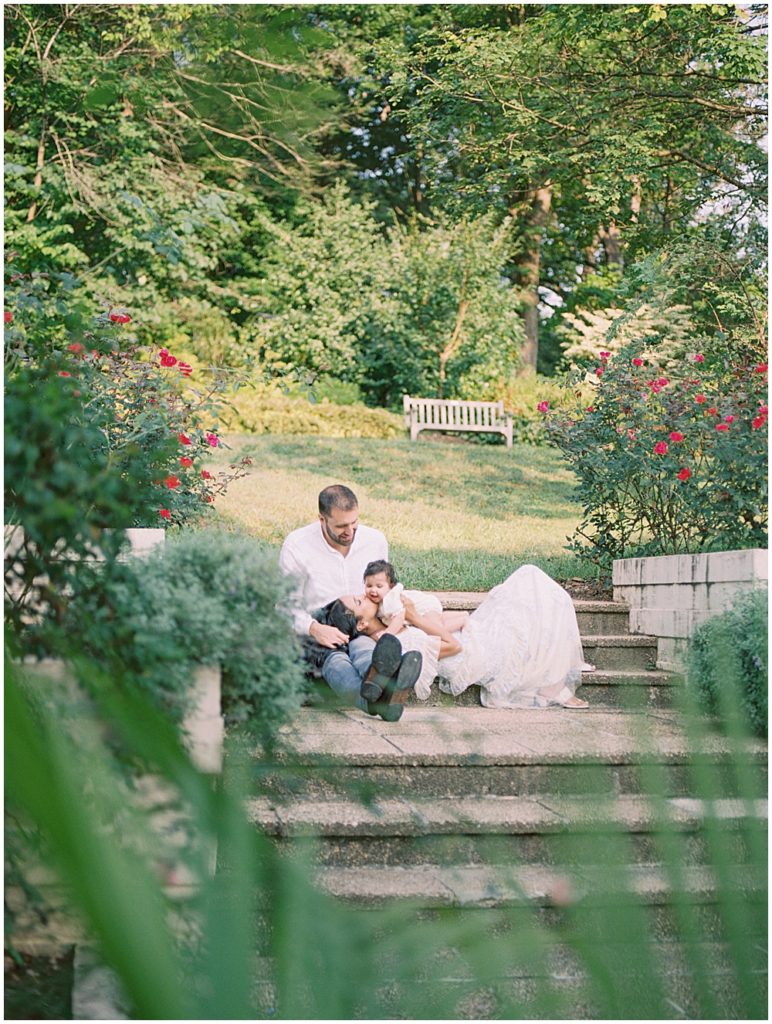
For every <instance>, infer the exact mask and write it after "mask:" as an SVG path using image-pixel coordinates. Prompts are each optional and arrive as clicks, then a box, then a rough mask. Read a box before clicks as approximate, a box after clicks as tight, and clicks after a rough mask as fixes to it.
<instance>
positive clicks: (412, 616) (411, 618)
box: [399, 594, 418, 625]
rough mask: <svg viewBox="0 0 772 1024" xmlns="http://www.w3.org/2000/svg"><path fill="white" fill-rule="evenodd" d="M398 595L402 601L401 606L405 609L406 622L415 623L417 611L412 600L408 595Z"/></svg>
mask: <svg viewBox="0 0 772 1024" xmlns="http://www.w3.org/2000/svg"><path fill="white" fill-rule="evenodd" d="M399 596H400V599H401V601H402V606H403V607H404V609H405V618H406V619H407V621H408V622H410V623H412V624H413V625H415V620H416V619H417V618H418V613H417V612H416V610H415V604H414V602H413V601H412V600H411V599H410V598H409V597H405V595H404V594H400V595H399Z"/></svg>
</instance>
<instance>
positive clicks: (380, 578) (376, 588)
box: [365, 572, 391, 604]
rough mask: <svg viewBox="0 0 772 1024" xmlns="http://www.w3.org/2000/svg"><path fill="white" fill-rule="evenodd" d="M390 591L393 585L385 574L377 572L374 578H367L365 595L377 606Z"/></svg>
mask: <svg viewBox="0 0 772 1024" xmlns="http://www.w3.org/2000/svg"><path fill="white" fill-rule="evenodd" d="M390 590H391V583H389V581H388V579H387V578H386V573H385V572H376V573H373V575H372V576H366V577H365V594H367V596H368V597H369V598H370V600H371V601H373V602H374V603H375V604H380V603H381V601H383V599H384V597H385V596H386V594H388V592H389V591H390Z"/></svg>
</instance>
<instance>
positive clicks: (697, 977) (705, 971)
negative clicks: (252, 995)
mask: <svg viewBox="0 0 772 1024" xmlns="http://www.w3.org/2000/svg"><path fill="white" fill-rule="evenodd" d="M370 913H372V911H370ZM467 913H472V912H469V911H468V912H467ZM479 913H481V912H478V914H479ZM483 913H484V912H483ZM490 913H493V914H496V913H499V912H497V911H491V912H490ZM400 923H401V924H402V923H403V919H402V918H401V919H400ZM531 936H532V932H531V931H530V930H528V931H527V932H525V933H524V934H519V935H513V934H505V935H501V936H500V937H499V938H498V941H491V940H489V942H490V946H489V948H490V950H491V953H492V954H493V955H494V956H496V959H497V962H498V963H499V965H500V966H499V970H498V972H497V973H496V975H495V976H494V977H493V978H491V977H490V975H488V974H486V977H485V982H484V983H483V981H482V979H481V978H480V976H479V972H478V971H477V970H476V969H475V967H474V966H473V965H470V963H469V958H468V956H466V955H465V953H464V951H463V949H457V948H454V947H452V946H448V947H447V948H440V949H437V950H436V951H434V949H433V947H432V952H431V953H429V954H428V955H426V956H425V957H424V958H423V960H422V963H421V965H420V969H419V970H417V971H416V970H415V966H416V965H414V964H410V965H406V964H405V960H404V954H403V952H402V948H401V947H400V945H399V941H398V940H397V941H396V942H395V947H396V950H394V949H392V948H390V947H388V948H386V949H385V950H384V952H383V954H382V959H381V960H380V962H379V970H378V983H379V984H378V988H377V989H372V988H368V989H367V992H368V999H367V1000H366V1003H363V1004H360V1005H358V1006H356V1007H355V1008H354V1009H353V1011H349V1012H351V1016H350V1017H349V1018H348V1019H351V1020H374V1019H382V1020H394V1019H405V1018H407V1019H425V1016H426V1013H427V1010H428V1009H429V1008H431V1010H432V1013H433V1017H434V1019H442V1018H443V1017H445V1018H446V1019H449V1020H603V1019H609V1014H610V1010H609V1007H608V1003H607V1002H606V1003H603V1004H599V1003H598V998H599V991H598V984H597V981H598V975H597V973H596V972H592V971H591V970H588V964H587V962H586V961H585V959H584V958H583V957H582V956H580V955H578V954H577V952H576V950H575V949H574V948H573V947H572V946H571V945H570V944H568V943H566V942H559V941H555V942H551V943H549V944H547V945H544V946H542V947H541V948H540V949H539V951H538V953H537V954H536V955H534V950H533V941H532V937H531ZM586 946H587V943H585V947H586ZM747 954H748V961H747V963H746V965H745V967H746V972H747V973H746V986H749V987H750V988H751V991H747V990H746V991H742V990H739V989H738V978H737V973H738V972H737V963H736V949H735V948H734V947H733V946H732V945H731V944H730V943H728V942H721V941H715V940H713V941H711V940H704V939H701V940H699V941H688V940H687V941H684V940H683V939H667V940H663V941H661V942H654V943H651V944H648V945H647V947H646V962H644V963H641V948H640V946H636V945H634V944H633V943H628V944H624V945H621V944H619V943H618V942H613V940H611V941H609V940H608V938H607V941H605V942H599V943H597V944H594V945H593V948H592V956H593V962H594V964H596V965H598V967H597V970H602V971H603V972H604V973H605V972H608V971H610V970H611V971H613V975H614V978H615V981H616V986H617V991H618V992H623V993H624V994H625V998H624V1002H623V1003H622V1006H624V1007H629V1008H630V1011H632V1010H633V1009H635V1011H637V1012H638V1013H639V1019H640V1017H641V1016H642V1015H641V1014H640V1010H641V1009H642V1008H646V1010H647V1016H648V1017H649V1019H652V1020H671V1019H694V1020H708V1019H711V1020H712V1019H724V1018H725V1019H727V1020H730V1019H737V1018H738V1017H740V1018H744V1019H758V1018H759V1017H760V1016H761V1013H755V1014H754V1013H753V1009H752V1008H753V1007H754V1005H756V1006H758V1007H759V1009H760V1010H761V1009H763V1008H765V1007H766V980H767V952H766V944H765V942H764V938H763V935H760V936H759V937H758V941H756V942H748V943H747ZM648 958H651V959H650V961H649V959H648ZM696 965H699V969H698V968H697V967H696ZM406 968H407V969H406ZM254 973H255V978H256V996H257V999H258V1006H259V1009H260V1011H261V1012H262V1014H263V1015H264V1016H265V1017H272V1016H275V1014H276V1005H277V996H276V989H275V985H274V983H273V981H272V978H273V977H274V973H275V969H274V965H273V961H272V960H271V959H270V958H269V957H261V958H259V961H258V963H257V964H256V968H255V972H254ZM592 973H595V983H594V984H593V979H592V977H591V975H592ZM604 980H605V979H604ZM601 991H603V992H606V993H607V986H603V989H602V990H601ZM601 998H602V997H601ZM438 999H441V1000H442V1006H441V1007H439V1006H438ZM618 1008H619V1004H616V1005H615V1009H618ZM743 1010H744V1011H745V1012H743ZM438 1011H439V1012H438ZM305 1012H306V1013H307V1014H308V1019H319V1013H318V1009H317V1007H316V1006H314V1004H313V1003H312V1002H310V1003H309V1004H308V1007H307V1009H305Z"/></svg>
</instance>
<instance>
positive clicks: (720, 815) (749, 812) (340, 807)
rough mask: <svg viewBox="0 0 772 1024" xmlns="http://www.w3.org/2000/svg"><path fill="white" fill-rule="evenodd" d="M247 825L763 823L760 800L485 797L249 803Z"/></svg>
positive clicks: (404, 828)
mask: <svg viewBox="0 0 772 1024" xmlns="http://www.w3.org/2000/svg"><path fill="white" fill-rule="evenodd" d="M248 815H249V820H250V821H252V822H253V823H254V824H256V825H257V826H258V827H259V828H260V829H261V830H262V831H264V832H266V833H268V834H269V835H275V836H284V837H286V836H298V835H313V836H323V835H335V836H384V835H387V836H390V835H404V836H425V835H429V834H440V835H448V834H450V835H458V834H463V833H468V834H478V835H479V834H501V833H504V834H510V835H513V834H534V833H539V834H545V833H565V832H570V833H572V834H574V835H575V834H576V833H577V832H580V831H581V832H589V833H592V834H594V835H598V834H599V833H600V832H605V833H609V834H625V833H628V832H652V831H655V832H656V831H660V830H661V829H663V828H668V829H669V830H673V829H675V830H677V831H687V830H694V829H698V828H700V827H702V826H704V825H705V824H706V823H710V824H712V826H713V827H714V828H715V827H716V826H717V825H724V826H736V825H737V824H738V823H745V822H749V821H752V822H756V823H766V821H767V816H768V804H767V801H766V800H753V801H745V800H737V799H719V800H711V801H707V800H697V799H694V798H687V797H669V798H665V799H662V800H659V801H657V800H653V799H651V798H647V797H643V796H630V795H627V796H619V797H614V798H611V799H609V800H598V799H597V798H595V797H592V798H588V797H565V798H560V797H554V796H544V795H542V796H530V797H522V796H487V797H485V798H484V799H482V800H481V799H479V798H477V797H474V798H464V797H451V798H447V797H446V798H437V799H411V798H410V797H404V798H402V799H386V800H380V799H376V800H374V801H373V802H372V803H370V804H367V805H365V804H362V803H360V802H359V801H356V800H323V801H320V800H316V799H308V798H306V799H303V798H300V799H296V800H292V801H291V802H289V803H280V802H279V801H277V800H271V799H269V798H267V797H257V798H254V799H252V800H250V801H249V803H248Z"/></svg>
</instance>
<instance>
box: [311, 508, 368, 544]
mask: <svg viewBox="0 0 772 1024" xmlns="http://www.w3.org/2000/svg"><path fill="white" fill-rule="evenodd" d="M319 521H320V522H321V524H322V533H323V534H324V536H325V537H326V539H327V540H328V541H329V542H330V543H331V544H337V545H338V546H339V547H342V548H347V547H350V546H351V545H352V544H353V543H354V537H356V532H357V527H358V526H359V509H358V508H357V507H356V506H354V508H351V509H349V510H348V511H345V510H344V509H341V508H334V509H333V510H332V512H330V514H329V515H328V516H323V515H320V516H319Z"/></svg>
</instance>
